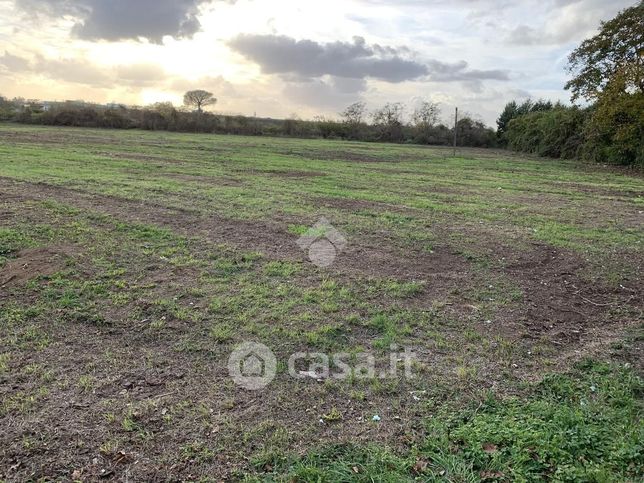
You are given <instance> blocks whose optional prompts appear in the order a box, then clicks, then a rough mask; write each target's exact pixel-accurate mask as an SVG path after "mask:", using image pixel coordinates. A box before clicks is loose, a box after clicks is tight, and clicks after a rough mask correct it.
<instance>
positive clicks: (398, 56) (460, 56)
mask: <svg viewBox="0 0 644 483" xmlns="http://www.w3.org/2000/svg"><path fill="white" fill-rule="evenodd" d="M635 3H636V2H635V0H508V1H506V0H449V1H443V0H398V1H392V0H325V1H323V2H319V1H315V2H314V1H309V0H275V1H268V0H237V1H235V0H0V12H2V14H1V15H0V95H3V96H5V97H25V98H29V99H32V98H33V99H46V100H65V99H84V100H88V101H95V102H99V103H108V102H122V103H127V104H137V105H145V104H149V103H153V102H158V101H172V102H173V103H175V104H181V100H182V97H183V93H184V92H185V91H186V90H189V89H197V88H201V89H207V90H209V91H212V92H213V93H214V94H215V96H216V97H217V98H218V99H219V102H218V104H217V105H216V106H215V110H216V111H218V112H226V113H240V114H246V115H253V113H255V112H256V113H257V115H258V116H272V117H285V116H290V115H291V114H293V113H297V114H298V115H299V116H300V117H302V118H311V117H313V116H315V115H325V116H335V115H337V113H338V112H339V111H341V110H342V109H343V108H344V107H346V106H347V105H349V104H350V103H352V102H355V101H358V100H363V101H365V102H366V103H367V105H368V106H369V107H370V108H374V107H377V106H378V105H381V104H383V103H385V102H403V103H405V104H406V105H407V106H408V107H407V111H408V112H410V111H411V110H412V109H413V106H414V105H415V104H417V103H418V102H419V99H421V98H423V99H427V100H432V101H435V102H438V103H439V104H440V106H441V108H442V110H443V117H444V118H445V119H448V118H449V116H450V115H451V112H452V110H453V109H454V106H458V107H459V108H461V109H462V110H463V111H466V112H469V113H471V114H474V115H477V116H478V117H479V118H481V119H482V120H484V121H485V122H486V123H487V124H489V125H493V124H494V121H495V119H496V117H497V116H498V114H499V112H500V110H501V109H502V107H503V105H504V104H505V103H506V102H507V101H509V100H511V99H523V98H527V97H532V98H535V99H536V98H547V99H551V100H562V101H566V102H567V101H568V99H569V97H570V96H569V93H568V92H566V91H564V90H563V85H564V84H565V82H566V80H567V75H566V72H565V66H566V58H567V56H568V54H569V53H570V51H571V50H572V49H574V48H575V47H576V46H577V45H578V44H579V42H581V41H582V40H583V39H585V38H587V37H589V36H591V35H593V34H594V33H595V32H596V31H597V28H598V27H599V22H600V21H601V20H608V19H610V18H612V17H614V16H615V14H616V13H617V12H619V11H620V10H622V9H624V8H626V7H630V6H632V5H634V4H635Z"/></svg>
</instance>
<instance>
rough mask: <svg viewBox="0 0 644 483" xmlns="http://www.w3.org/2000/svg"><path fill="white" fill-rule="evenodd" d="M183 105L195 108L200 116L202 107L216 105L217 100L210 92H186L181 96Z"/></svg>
mask: <svg viewBox="0 0 644 483" xmlns="http://www.w3.org/2000/svg"><path fill="white" fill-rule="evenodd" d="M183 103H184V105H186V106H189V107H196V108H197V112H198V113H199V114H201V113H202V112H203V108H204V107H206V106H212V105H214V104H216V103H217V99H216V98H215V97H214V96H213V94H212V92H208V91H204V90H201V89H197V90H194V91H188V92H186V93H185V94H184V96H183Z"/></svg>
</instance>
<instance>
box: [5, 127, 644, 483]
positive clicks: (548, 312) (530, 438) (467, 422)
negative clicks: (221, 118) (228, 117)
mask: <svg viewBox="0 0 644 483" xmlns="http://www.w3.org/2000/svg"><path fill="white" fill-rule="evenodd" d="M321 217H325V218H326V219H327V220H328V221H329V222H330V223H331V224H332V225H333V227H335V229H337V231H338V232H339V233H341V234H342V235H343V236H344V238H345V239H346V246H344V247H343V249H342V250H341V251H340V252H339V253H338V254H337V257H336V258H335V260H334V261H333V263H332V264H331V265H330V266H328V267H323V268H320V267H318V266H316V265H315V264H314V263H311V260H309V255H310V254H308V253H307V251H306V250H303V249H302V248H301V247H300V246H299V245H298V243H297V242H298V239H299V238H300V236H301V235H302V234H304V233H306V232H307V230H308V228H309V227H311V226H313V225H314V224H315V223H316V222H318V221H319V220H320V219H321ZM643 220H644V181H643V179H642V177H641V176H637V175H629V174H626V173H621V172H619V171H616V170H615V169H609V168H606V167H602V166H588V165H580V164H574V163H566V162H561V161H556V162H555V161H552V160H547V159H536V158H534V159H529V158H526V157H521V156H516V155H513V154H511V153H508V152H503V151H487V150H461V151H459V153H458V156H457V157H451V151H449V150H443V149H438V148H425V147H419V146H399V145H384V144H362V143H347V142H337V141H322V140H292V139H271V138H259V137H258V138H251V137H232V136H211V135H188V134H171V133H154V132H141V131H110V130H100V131H99V130H81V129H71V128H69V129H65V128H60V129H59V128H44V127H27V126H17V125H10V124H0V381H1V384H0V427H2V431H0V447H2V452H1V453H0V480H2V479H6V480H10V481H12V480H37V479H74V480H83V481H85V480H94V479H97V478H105V479H110V478H112V479H118V480H126V479H129V480H131V481H151V480H158V479H162V480H166V479H173V480H201V481H211V480H212V481H221V480H222V479H230V480H241V479H246V480H249V481H352V480H355V481H408V480H409V481H413V480H419V481H444V480H448V481H463V482H465V481H479V480H488V481H536V480H540V479H557V480H570V481H609V480H617V481H619V480H623V481H634V480H636V479H638V478H641V477H642V476H643V474H642V466H643V460H642V457H643V456H642V455H643V454H644V451H643V449H642V440H643V439H644V438H643V435H644V434H643V426H642V423H641V420H640V418H641V414H642V412H641V409H642V408H641V395H642V383H641V380H640V379H639V377H638V375H641V371H642V368H643V367H642V358H641V349H642V330H641V327H642V325H641V324H642V308H643V304H642V288H643V283H642V278H641V271H642V262H643V260H644V250H643V247H642V239H643V230H642V227H643ZM246 341H255V342H261V343H263V344H265V345H267V346H268V347H270V348H271V349H272V351H273V352H274V353H275V356H276V357H277V376H276V378H275V380H273V381H272V383H271V384H269V385H268V386H267V387H266V388H264V389H262V390H258V391H249V390H246V389H242V388H240V387H238V386H237V385H236V384H235V383H234V381H233V380H232V379H231V378H230V375H229V373H228V369H227V361H228V357H229V355H230V353H231V352H232V351H233V349H234V348H235V347H236V346H238V344H240V343H242V342H246ZM392 346H393V347H395V348H397V349H396V350H399V349H401V348H403V347H408V348H412V349H413V351H414V352H415V354H416V355H417V360H416V361H415V362H414V363H413V367H412V369H413V371H412V372H413V375H414V377H412V378H408V377H404V376H403V373H402V371H398V372H397V376H396V377H388V378H381V377H375V378H367V377H360V374H355V373H353V374H351V377H348V378H346V379H342V380H340V379H336V378H332V377H328V378H327V377H305V378H303V379H295V378H293V377H291V376H290V375H289V373H288V369H287V363H286V362H287V361H288V359H289V355H290V354H293V353H295V352H300V351H305V352H306V351H308V352H324V353H327V354H333V353H347V354H350V355H352V356H356V355H358V354H361V353H364V352H368V353H370V354H372V355H373V356H374V357H375V358H376V359H378V360H379V361H380V360H384V361H385V363H389V360H390V359H389V357H390V355H389V353H390V350H391V348H392ZM396 364H397V365H400V361H399V360H397V359H394V365H396Z"/></svg>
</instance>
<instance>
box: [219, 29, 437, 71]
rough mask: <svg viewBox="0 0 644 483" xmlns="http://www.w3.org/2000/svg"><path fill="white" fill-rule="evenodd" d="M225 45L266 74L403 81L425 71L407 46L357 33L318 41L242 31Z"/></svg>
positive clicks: (425, 67) (423, 66) (425, 68)
mask: <svg viewBox="0 0 644 483" xmlns="http://www.w3.org/2000/svg"><path fill="white" fill-rule="evenodd" d="M228 45H229V46H230V47H231V48H232V49H233V50H235V51H236V52H238V53H240V54H242V55H243V56H244V57H246V58H247V59H249V60H251V61H253V62H255V63H257V64H259V65H260V66H261V68H262V72H264V73H266V74H284V75H291V76H300V77H302V78H307V79H311V78H318V77H322V76H324V75H331V76H335V77H345V78H350V79H364V78H372V79H379V80H384V81H387V82H403V81H406V80H413V79H417V78H420V77H423V76H425V75H427V74H428V73H429V71H428V69H427V66H426V65H424V64H422V63H420V62H417V61H415V60H413V59H410V58H409V54H410V52H409V50H408V49H406V48H393V47H383V46H380V45H367V44H366V42H365V40H364V39H363V38H361V37H355V38H354V40H353V42H331V43H327V44H322V43H319V42H316V41H313V40H296V39H293V38H291V37H286V36H284V35H251V34H246V35H239V36H237V37H235V38H234V39H232V40H231V41H229V43H228Z"/></svg>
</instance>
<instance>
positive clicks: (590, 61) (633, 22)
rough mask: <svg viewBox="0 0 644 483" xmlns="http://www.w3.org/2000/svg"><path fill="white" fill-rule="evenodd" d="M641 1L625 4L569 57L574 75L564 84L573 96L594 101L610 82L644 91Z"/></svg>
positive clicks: (643, 24) (643, 36)
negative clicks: (623, 7) (622, 8)
mask: <svg viewBox="0 0 644 483" xmlns="http://www.w3.org/2000/svg"><path fill="white" fill-rule="evenodd" d="M643 57H644V1H640V2H639V3H638V4H637V5H635V6H633V7H631V8H627V9H625V10H623V11H622V12H620V13H619V15H617V17H615V18H614V19H612V20H609V21H608V22H602V24H601V30H600V32H599V33H598V34H597V35H595V36H594V37H592V38H590V39H587V40H585V41H583V42H582V43H581V45H580V46H579V47H577V48H576V49H575V50H574V51H573V52H572V53H571V54H570V56H569V57H568V72H569V73H571V74H573V75H574V77H573V79H571V80H570V81H569V82H568V83H567V84H566V86H565V88H566V89H569V90H571V91H572V100H573V101H576V100H577V99H579V98H580V97H581V98H584V99H586V100H588V101H593V100H596V99H598V98H599V96H600V95H601V93H602V92H603V91H604V90H605V89H606V88H607V87H608V85H609V84H610V83H612V82H619V83H620V86H619V87H620V90H623V92H631V93H633V92H640V93H644V67H643V66H642V62H643V60H642V59H643Z"/></svg>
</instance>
